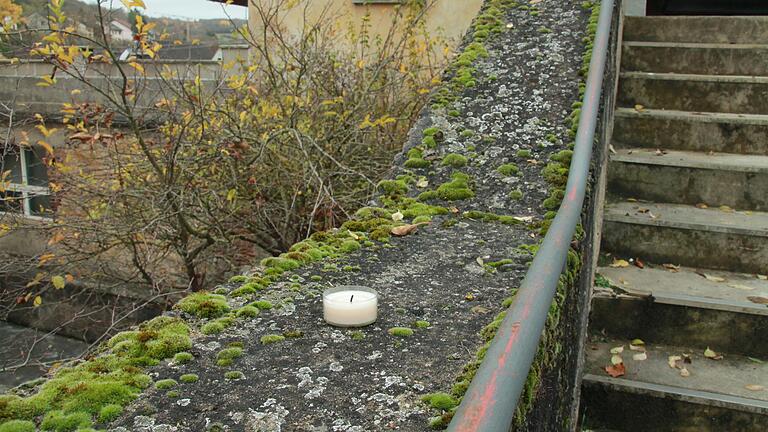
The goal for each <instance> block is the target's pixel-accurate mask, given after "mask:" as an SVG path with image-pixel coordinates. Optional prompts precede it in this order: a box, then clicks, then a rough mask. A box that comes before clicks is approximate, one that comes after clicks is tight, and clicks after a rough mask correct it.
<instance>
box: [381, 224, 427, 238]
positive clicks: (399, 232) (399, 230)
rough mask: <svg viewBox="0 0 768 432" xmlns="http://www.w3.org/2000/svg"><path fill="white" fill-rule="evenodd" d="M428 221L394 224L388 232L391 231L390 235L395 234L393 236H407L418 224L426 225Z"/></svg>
mask: <svg viewBox="0 0 768 432" xmlns="http://www.w3.org/2000/svg"><path fill="white" fill-rule="evenodd" d="M428 223H429V222H419V223H417V224H408V225H401V226H396V227H394V228H392V230H391V231H390V232H391V233H392V235H395V236H398V237H403V236H407V235H408V234H411V233H413V232H414V231H416V229H417V228H419V226H420V225H426V224H428Z"/></svg>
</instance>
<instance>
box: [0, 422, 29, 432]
mask: <svg viewBox="0 0 768 432" xmlns="http://www.w3.org/2000/svg"><path fill="white" fill-rule="evenodd" d="M36 430H37V428H36V427H35V424H34V423H32V422H31V421H27V420H11V421H9V422H5V423H3V424H2V425H0V432H35V431H36Z"/></svg>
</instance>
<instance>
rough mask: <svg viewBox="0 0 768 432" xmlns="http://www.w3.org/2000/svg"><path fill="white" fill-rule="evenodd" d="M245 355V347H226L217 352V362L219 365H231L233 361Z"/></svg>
mask: <svg viewBox="0 0 768 432" xmlns="http://www.w3.org/2000/svg"><path fill="white" fill-rule="evenodd" d="M242 355H243V349H242V348H240V347H229V348H224V349H223V350H221V351H219V353H218V354H216V364H217V365H219V366H229V365H231V364H232V362H233V361H234V360H235V359H236V358H238V357H241V356H242Z"/></svg>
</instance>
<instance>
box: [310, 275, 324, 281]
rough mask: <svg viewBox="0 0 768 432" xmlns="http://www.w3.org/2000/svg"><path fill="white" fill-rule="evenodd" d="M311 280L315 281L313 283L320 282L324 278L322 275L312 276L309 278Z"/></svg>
mask: <svg viewBox="0 0 768 432" xmlns="http://www.w3.org/2000/svg"><path fill="white" fill-rule="evenodd" d="M309 280H311V281H313V282H320V281H321V280H323V277H322V276H320V275H312V276H311V277H310V278H309Z"/></svg>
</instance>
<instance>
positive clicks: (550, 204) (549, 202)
mask: <svg viewBox="0 0 768 432" xmlns="http://www.w3.org/2000/svg"><path fill="white" fill-rule="evenodd" d="M564 197H565V192H564V191H563V190H562V189H553V190H552V191H551V192H550V194H549V197H547V199H545V200H544V202H543V203H542V204H543V205H544V208H545V209H547V210H557V209H558V208H559V207H560V203H561V202H562V201H563V198H564Z"/></svg>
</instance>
